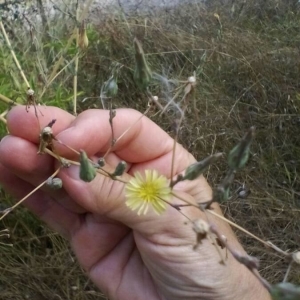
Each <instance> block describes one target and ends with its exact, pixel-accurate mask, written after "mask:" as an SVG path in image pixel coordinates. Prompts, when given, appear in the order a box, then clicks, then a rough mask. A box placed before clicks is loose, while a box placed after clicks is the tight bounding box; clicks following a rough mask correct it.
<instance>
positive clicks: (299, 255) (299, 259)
mask: <svg viewBox="0 0 300 300" xmlns="http://www.w3.org/2000/svg"><path fill="white" fill-rule="evenodd" d="M292 257H293V261H294V262H295V263H296V264H298V265H300V251H298V252H295V253H293V255H292Z"/></svg>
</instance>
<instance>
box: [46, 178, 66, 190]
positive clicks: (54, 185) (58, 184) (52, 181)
mask: <svg viewBox="0 0 300 300" xmlns="http://www.w3.org/2000/svg"><path fill="white" fill-rule="evenodd" d="M46 185H47V186H49V187H50V188H51V189H53V190H58V189H61V188H62V186H63V183H62V180H61V179H60V178H57V177H56V178H53V177H49V178H48V179H47V182H46Z"/></svg>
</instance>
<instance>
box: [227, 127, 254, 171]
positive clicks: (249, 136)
mask: <svg viewBox="0 0 300 300" xmlns="http://www.w3.org/2000/svg"><path fill="white" fill-rule="evenodd" d="M253 137H254V127H251V128H250V130H249V131H248V132H247V133H246V135H245V136H244V137H243V138H242V140H241V141H240V142H239V143H238V144H237V145H236V146H235V147H234V148H233V149H232V150H231V151H230V152H229V155H228V165H229V167H230V168H231V169H233V170H238V169H241V168H243V167H244V166H245V164H246V163H247V161H248V158H249V153H250V145H251V142H252V140H253Z"/></svg>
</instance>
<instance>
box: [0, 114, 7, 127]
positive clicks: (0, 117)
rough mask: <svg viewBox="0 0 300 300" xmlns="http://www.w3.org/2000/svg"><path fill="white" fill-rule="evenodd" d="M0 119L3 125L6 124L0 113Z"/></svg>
mask: <svg viewBox="0 0 300 300" xmlns="http://www.w3.org/2000/svg"><path fill="white" fill-rule="evenodd" d="M0 121H2V122H3V123H4V124H5V125H6V124H7V121H6V119H5V118H4V117H2V115H0Z"/></svg>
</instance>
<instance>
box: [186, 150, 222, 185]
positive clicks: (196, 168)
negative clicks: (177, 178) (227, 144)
mask: <svg viewBox="0 0 300 300" xmlns="http://www.w3.org/2000/svg"><path fill="white" fill-rule="evenodd" d="M221 156H222V153H216V154H213V155H210V156H208V157H206V158H204V159H203V160H201V161H198V162H196V163H194V164H192V165H190V166H188V167H187V169H186V171H185V174H184V176H183V179H182V180H194V179H196V178H198V177H199V176H200V175H201V174H203V173H204V172H205V171H206V170H207V169H208V167H209V166H210V165H211V164H213V163H214V162H215V161H217V160H218V159H219V158H220V157H221Z"/></svg>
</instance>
